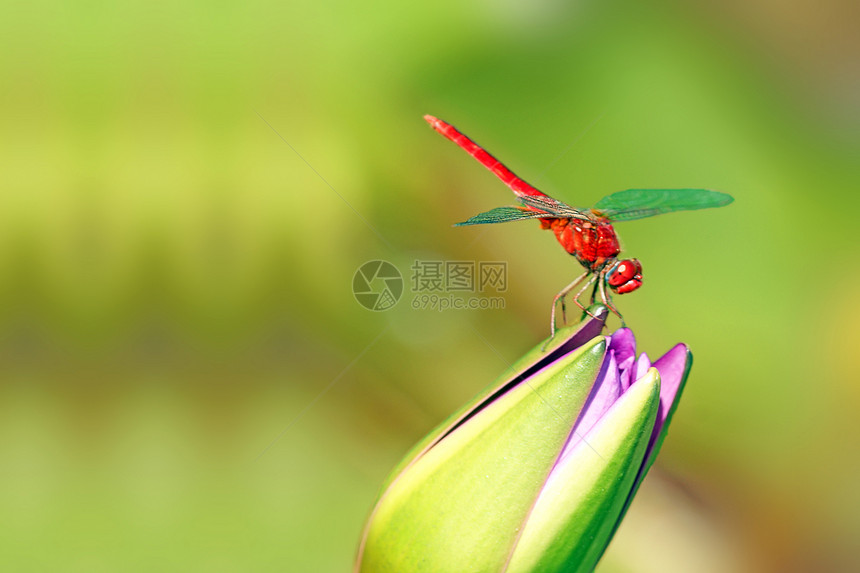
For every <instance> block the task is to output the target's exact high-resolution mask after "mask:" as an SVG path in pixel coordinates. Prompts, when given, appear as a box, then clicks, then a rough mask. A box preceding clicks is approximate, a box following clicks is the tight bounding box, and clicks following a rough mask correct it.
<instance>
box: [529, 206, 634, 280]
mask: <svg viewBox="0 0 860 573" xmlns="http://www.w3.org/2000/svg"><path fill="white" fill-rule="evenodd" d="M541 227H543V228H544V229H552V231H553V233H555V237H556V239H558V242H559V243H561V246H562V247H564V250H566V251H567V252H568V253H570V254H571V255H573V256H575V257H576V260H578V261H579V263H580V264H581V265H582V266H583V267H585V268H586V269H588V270H590V271H592V272H599V271H601V270H603V269H604V268H605V267H606V266H607V265H608V264H610V263H614V262H615V257H617V256H618V253H620V252H621V245H620V243H619V242H618V236H617V235H616V234H615V229H613V228H612V225H611V224H610V223H609V221H607V220H606V219H600V218H597V219H595V220H594V221H584V220H581V219H541Z"/></svg>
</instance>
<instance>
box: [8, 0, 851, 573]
mask: <svg viewBox="0 0 860 573" xmlns="http://www.w3.org/2000/svg"><path fill="white" fill-rule="evenodd" d="M857 16H858V10H857V5H856V4H855V3H851V2H849V1H848V0H827V1H824V2H815V3H813V2H797V3H775V2H768V1H765V0H753V1H751V2H741V1H739V0H730V1H729V2H717V1H713V0H710V1H705V2H701V3H695V4H693V3H676V2H656V3H651V4H650V5H649V7H648V8H645V7H644V6H643V5H641V4H639V3H636V2H632V1H623V0H622V1H611V2H575V3H565V2H562V1H560V0H542V1H538V2H527V1H524V0H504V1H502V2H498V3H493V2H490V1H489V0H481V1H477V2H436V3H432V4H427V5H423V6H422V5H411V4H408V3H402V2H364V3H350V2H334V1H326V2H320V3H310V2H303V3H290V2H266V1H252V2H246V3H224V2H215V3H211V2H158V1H156V2H152V1H149V2H125V3H118V2H117V3H106V4H105V3H98V2H74V3H65V4H64V3H54V2H29V3H26V4H24V3H7V4H4V5H3V6H2V7H0V31H2V32H0V47H2V49H0V77H2V78H3V81H2V84H0V185H2V193H0V516H2V518H0V569H2V570H4V571H82V572H83V571H86V572H98V571H207V572H212V571H297V572H305V571H308V572H317V571H320V572H328V571H332V572H334V571H345V570H348V569H349V568H350V566H351V562H352V560H353V556H354V553H355V550H356V546H357V542H358V539H359V534H360V530H361V527H362V523H363V520H364V519H365V517H366V516H367V514H368V512H369V510H370V509H371V507H372V505H373V502H374V499H375V496H376V495H377V493H378V487H379V485H380V484H381V482H382V480H383V479H384V477H385V475H386V474H387V472H388V471H389V470H390V468H392V467H393V466H394V464H395V463H396V462H397V461H398V460H399V458H400V457H401V456H402V455H403V454H404V453H405V452H406V450H407V449H408V448H409V446H410V445H411V444H412V443H414V442H415V441H416V440H418V439H419V438H420V437H421V436H422V435H423V434H424V433H426V432H427V431H428V430H429V429H430V428H431V427H433V426H434V425H435V424H436V423H438V422H439V421H440V420H441V419H443V418H444V417H446V416H447V414H448V413H450V412H451V411H453V410H454V409H455V408H456V407H458V406H459V405H460V404H461V403H462V402H464V401H465V400H467V399H468V398H470V397H471V396H473V395H474V394H475V393H476V392H477V391H478V390H480V389H481V388H482V387H484V386H485V385H486V384H487V383H489V382H490V381H491V380H492V379H493V378H495V376H496V375H498V374H499V373H500V372H502V371H503V370H504V369H505V367H506V365H507V363H509V362H510V361H513V360H514V359H515V358H517V357H518V356H519V355H520V354H521V353H523V352H524V351H525V350H526V349H528V348H530V347H531V346H532V345H534V344H535V343H536V342H537V341H539V340H540V339H542V338H543V337H544V336H545V335H546V331H547V328H548V324H547V323H548V318H549V310H550V301H551V299H552V296H553V295H554V294H555V293H556V292H557V291H558V290H559V289H560V288H561V287H562V286H563V285H565V284H566V283H567V282H568V281H569V280H570V279H571V278H572V277H574V276H575V274H577V273H578V272H579V268H578V265H577V264H576V263H575V261H574V260H573V259H572V258H570V257H569V256H568V255H566V254H565V253H564V252H563V251H562V250H561V249H560V248H559V247H558V245H557V244H556V243H555V240H554V239H553V237H552V236H551V235H550V234H549V233H542V232H539V231H538V229H537V228H536V227H537V224H535V223H520V224H511V225H504V226H497V227H493V228H486V229H483V228H468V229H460V228H452V227H451V223H453V222H455V221H460V220H463V219H464V218H466V217H469V216H471V215H473V214H475V213H477V212H479V211H482V210H486V209H489V208H491V207H495V206H497V205H501V204H505V203H509V202H510V200H511V195H510V192H509V191H508V190H507V189H506V188H505V187H504V186H503V185H501V184H500V183H499V182H497V181H496V180H495V179H494V178H493V177H492V175H490V174H489V173H487V172H486V171H484V170H483V169H482V168H481V167H480V166H479V165H478V164H477V163H475V162H474V161H473V160H472V159H470V158H469V157H467V156H466V155H465V154H464V153H463V152H462V151H461V150H459V149H457V148H456V147H455V146H454V145H453V144H451V143H450V142H448V141H446V140H444V139H443V138H441V137H440V136H439V135H437V134H435V133H434V132H433V131H432V130H431V129H430V128H429V127H428V126H427V125H426V124H425V123H424V121H423V120H422V119H421V116H422V115H423V114H425V113H432V114H434V115H437V116H439V117H441V118H443V119H446V120H447V121H450V122H451V123H453V124H455V125H457V126H458V127H459V128H461V129H462V130H463V131H465V132H466V133H467V134H469V135H470V136H472V137H474V138H475V139H476V140H477V141H479V142H480V143H482V144H483V145H485V146H486V147H487V148H488V149H489V150H490V151H491V152H493V153H495V154H496V155H498V156H499V157H500V158H501V159H503V160H504V161H505V162H506V163H507V164H508V165H509V167H511V168H512V169H513V170H515V171H516V172H517V173H519V174H520V175H522V176H523V177H525V178H526V179H527V180H529V181H531V182H532V183H534V184H536V185H537V186H539V187H541V188H542V189H544V190H545V191H546V192H548V193H550V194H551V195H553V196H556V197H558V198H560V199H562V200H564V201H567V202H569V203H572V204H575V205H576V204H578V205H589V204H591V203H593V202H594V201H596V200H597V199H599V198H601V197H603V196H604V195H607V194H609V193H610V192H613V191H616V190H620V189H625V188H628V187H683V186H689V187H708V188H713V189H718V190H722V191H726V192H729V193H731V194H733V195H734V196H735V198H736V202H735V203H734V204H733V205H731V206H730V207H728V208H724V209H720V210H714V211H708V212H698V213H684V214H676V215H667V216H665V217H661V218H657V219H649V220H644V221H636V222H631V223H626V224H623V225H622V226H619V232H620V234H621V237H622V240H623V241H624V243H625V246H626V248H627V252H628V253H629V254H630V255H632V256H636V257H638V258H640V259H641V260H642V261H643V265H644V269H645V281H646V284H645V287H644V288H643V289H641V290H640V291H638V292H637V293H635V294H634V295H630V296H629V297H622V298H619V299H616V302H617V303H618V304H619V305H620V306H621V308H622V310H623V311H624V312H625V316H626V318H627V320H628V323H629V324H630V325H631V326H632V327H633V328H634V329H635V331H636V333H637V336H638V338H639V341H640V347H641V348H642V349H644V350H646V351H648V352H649V353H650V354H651V355H652V356H655V355H659V354H660V353H662V352H663V351H664V350H665V349H668V347H669V346H670V345H671V344H673V343H675V342H678V341H685V342H687V343H688V344H689V345H690V346H691V347H692V349H693V352H694V354H695V357H696V364H695V366H694V369H693V372H692V377H691V379H690V382H689V384H688V387H687V391H686V394H685V396H684V399H683V402H682V406H681V408H680V410H679V412H678V414H677V416H676V418H675V422H674V425H673V431H672V433H671V434H670V437H669V439H668V440H667V442H666V444H665V448H664V451H663V454H662V456H661V460H660V462H659V464H658V467H656V468H655V471H654V473H653V474H652V475H651V476H650V477H649V479H648V480H647V481H646V483H645V485H644V487H643V490H642V491H641V494H640V496H639V498H638V499H637V501H636V503H635V504H634V505H633V508H632V510H631V512H630V515H629V519H628V520H627V521H626V522H625V524H624V526H623V527H622V528H621V530H620V532H619V536H618V537H617V538H616V540H615V541H614V542H613V544H612V546H611V547H610V549H609V551H608V553H607V555H606V557H605V559H604V561H603V563H602V565H601V568H600V571H602V572H604V573H616V572H618V573H620V572H651V571H679V572H680V571H704V572H710V571H715V572H716V571H774V572H776V571H780V572H785V571H813V570H814V571H825V570H833V571H838V570H842V571H847V570H852V569H853V570H858V569H860V556H858V552H857V549H856V543H857V535H858V531H860V489H858V487H857V484H858V478H860V444H858V435H860V424H858V421H857V412H858V409H860V385H858V380H860V376H858V374H860V352H858V344H860V332H858V328H857V324H858V323H860V301H858V297H857V290H858V289H857V285H858V284H860V270H858V269H860V267H858V265H857V259H856V255H857V254H858V248H857V245H858V241H857V229H858V225H857V218H858V213H860V198H858V192H857V190H858V183H860V172H858V164H860V162H858V158H860V138H858V135H857V134H858V129H857V128H858V124H860V112H858V106H857V105H856V102H857V97H858V85H860V83H858V77H860V74H858V68H857V61H858V58H857V55H858V50H857V48H858V44H860V42H858V37H860V34H858V30H857V28H856V26H854V25H853V24H852V23H853V22H857ZM291 147H292V148H293V149H291ZM296 152H298V153H300V154H301V157H303V158H304V160H306V162H307V163H306V162H305V161H303V159H302V158H301V157H299V156H298V155H297V153H296ZM311 166H312V167H311ZM372 259H385V260H389V261H391V262H393V263H395V264H396V265H397V266H398V267H399V268H400V269H401V270H402V272H403V273H404V275H406V280H407V293H406V295H405V296H404V299H403V300H401V302H400V303H399V304H398V305H397V306H396V307H395V308H393V309H391V310H388V311H386V312H379V313H373V312H369V311H366V310H365V309H364V308H362V307H360V306H359V305H358V304H357V303H356V301H355V300H354V298H353V295H352V293H351V283H352V277H353V273H354V272H355V270H356V269H357V268H358V267H359V266H360V265H361V264H362V263H364V262H365V261H368V260H372ZM415 259H422V260H476V261H482V260H501V261H507V263H508V279H509V289H508V292H507V293H505V295H504V296H505V308H504V309H503V310H460V311H453V310H452V311H448V312H434V311H429V310H413V308H412V307H411V305H410V304H409V303H410V296H411V294H410V292H409V290H408V287H409V285H408V281H409V272H410V271H409V267H410V265H411V264H412V262H413V261H414V260H415Z"/></svg>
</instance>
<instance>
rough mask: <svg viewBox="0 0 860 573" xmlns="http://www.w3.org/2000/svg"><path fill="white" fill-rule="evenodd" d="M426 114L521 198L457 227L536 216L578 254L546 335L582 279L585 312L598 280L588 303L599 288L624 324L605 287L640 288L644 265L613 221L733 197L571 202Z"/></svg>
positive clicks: (662, 194)
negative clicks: (630, 255)
mask: <svg viewBox="0 0 860 573" xmlns="http://www.w3.org/2000/svg"><path fill="white" fill-rule="evenodd" d="M424 119H425V120H427V122H428V123H429V124H430V125H431V126H432V127H433V129H435V130H436V131H438V132H439V133H441V134H442V135H444V136H445V137H447V138H448V139H450V140H451V141H453V142H454V143H456V144H457V145H459V146H460V147H462V148H463V149H464V150H466V153H468V154H469V155H471V156H472V157H474V158H475V159H477V160H478V161H479V162H480V163H481V165H483V166H484V167H486V168H487V169H489V170H490V171H492V172H493V173H494V174H495V175H496V177H498V178H499V179H501V180H502V182H503V183H504V184H505V185H507V186H508V187H510V188H511V190H512V191H513V192H514V195H516V196H517V198H518V199H519V200H520V203H522V205H516V206H510V207H496V208H495V209H491V210H490V211H487V212H485V213H481V214H479V215H475V216H474V217H472V218H471V219H469V220H467V221H463V222H462V223H457V226H461V225H482V224H485V223H507V222H508V221H519V220H521V219H538V220H540V226H541V229H551V230H552V231H553V233H555V237H556V239H558V242H559V243H561V246H562V247H563V248H564V250H565V251H567V252H568V253H570V254H571V255H573V256H574V257H576V260H577V261H579V263H580V264H581V265H582V266H583V267H585V272H584V273H583V274H582V275H580V276H579V277H577V278H576V280H574V281H573V282H572V283H570V284H569V285H567V286H566V287H564V288H563V289H562V290H561V292H559V293H558V294H557V295H556V296H555V298H554V299H553V301H552V314H551V316H550V320H551V330H550V333H551V336H550V339H552V337H553V336H555V328H556V327H555V309H556V306H557V303H558V301H559V300H561V312H562V319H563V320H564V321H565V322H566V320H567V317H566V316H565V304H564V298H565V297H566V296H567V295H568V294H569V293H570V291H572V290H573V289H574V288H576V287H577V286H578V285H580V284H581V283H582V282H583V281H585V285H584V286H583V287H582V288H581V289H580V290H579V291H578V292H577V293H576V295H575V296H574V297H573V301H574V302H575V303H576V305H577V306H578V307H579V308H581V309H582V310H584V311H586V312H588V311H587V310H586V308H585V306H584V305H583V304H582V303H580V302H579V298H580V297H581V296H582V294H583V293H584V292H585V291H586V289H588V287H589V286H590V285H591V284H592V283H594V282H595V281H597V282H596V284H595V285H594V290H593V291H592V293H591V303H592V304H593V303H594V300H595V298H596V296H597V293H598V292H599V293H600V299H601V300H602V301H603V304H605V305H606V306H607V307H608V308H609V309H610V310H611V311H612V312H614V313H615V314H616V315H617V316H618V318H620V319H621V322H622V324H623V323H624V317H622V316H621V313H619V312H618V310H617V309H616V308H615V306H613V304H612V301H611V296H610V295H608V294H607V292H606V287H607V286H608V287H609V290H610V291H612V292H613V293H615V294H626V293H628V292H633V291H634V290H636V289H638V288H639V287H640V286H642V265H641V264H640V263H639V261H638V260H636V259H619V258H618V255H619V253H621V245H620V244H619V242H618V236H617V235H616V234H615V229H613V228H612V224H613V223H617V222H619V221H632V220H634V219H642V218H645V217H653V216H654V215H660V214H662V213H671V212H672V211H686V210H693V209H707V208H709V207H722V206H723V205H728V204H729V203H731V202H732V201H733V200H734V199H733V198H732V196H731V195H728V194H726V193H720V192H718V191H708V190H707V189H627V190H626V191H619V192H617V193H613V194H612V195H609V196H608V197H604V198H603V199H601V200H600V201H598V202H597V203H595V205H594V206H593V207H590V208H578V207H571V206H570V205H566V204H565V203H562V202H561V201H559V200H558V199H553V198H552V197H550V196H549V195H547V194H546V193H543V192H541V191H539V190H537V189H535V188H534V187H532V186H531V185H529V184H528V183H526V182H525V181H523V180H522V179H520V178H519V177H517V176H516V175H514V173H513V172H512V171H511V170H510V169H508V168H507V167H505V166H504V165H502V163H501V162H500V161H499V160H498V159H496V158H495V157H493V156H492V155H490V154H489V153H487V152H486V151H485V150H484V149H483V148H482V147H481V146H480V145H478V144H477V143H475V142H474V141H472V140H471V139H469V138H468V137H466V136H465V135H463V134H462V133H460V132H459V131H458V130H457V128H455V127H454V126H453V125H451V124H449V123H446V122H444V121H442V120H441V119H437V118H435V117H433V116H432V115H425V116H424ZM586 279H588V280H586Z"/></svg>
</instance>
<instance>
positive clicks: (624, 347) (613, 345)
mask: <svg viewBox="0 0 860 573" xmlns="http://www.w3.org/2000/svg"><path fill="white" fill-rule="evenodd" d="M609 350H610V351H614V352H615V360H616V362H617V363H618V371H619V372H620V373H621V385H622V387H623V388H624V389H625V390H626V389H627V388H629V387H630V384H632V383H633V380H631V377H630V375H631V374H632V370H633V363H634V362H635V360H636V337H635V336H634V335H633V331H632V330H630V329H629V328H619V329H618V330H616V331H615V332H613V333H612V336H611V337H610V342H609Z"/></svg>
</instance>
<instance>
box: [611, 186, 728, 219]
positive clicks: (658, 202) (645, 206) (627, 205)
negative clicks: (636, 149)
mask: <svg viewBox="0 0 860 573" xmlns="http://www.w3.org/2000/svg"><path fill="white" fill-rule="evenodd" d="M732 201H734V199H733V198H732V196H731V195H728V194H726V193H720V192H719V191H708V190H707V189H627V190H626V191H619V192H618V193H613V194H612V195H609V196H608V197H604V198H603V199H601V200H600V201H598V202H597V204H596V205H595V206H594V209H595V210H597V211H600V214H601V215H603V216H604V217H608V218H609V219H610V220H612V221H613V222H614V221H632V220H633V219H644V218H645V217H653V216H654V215H661V214H663V213H671V212H672V211H691V210H694V209H709V208H711V207H722V206H723V205H728V204H729V203H731V202H732Z"/></svg>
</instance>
